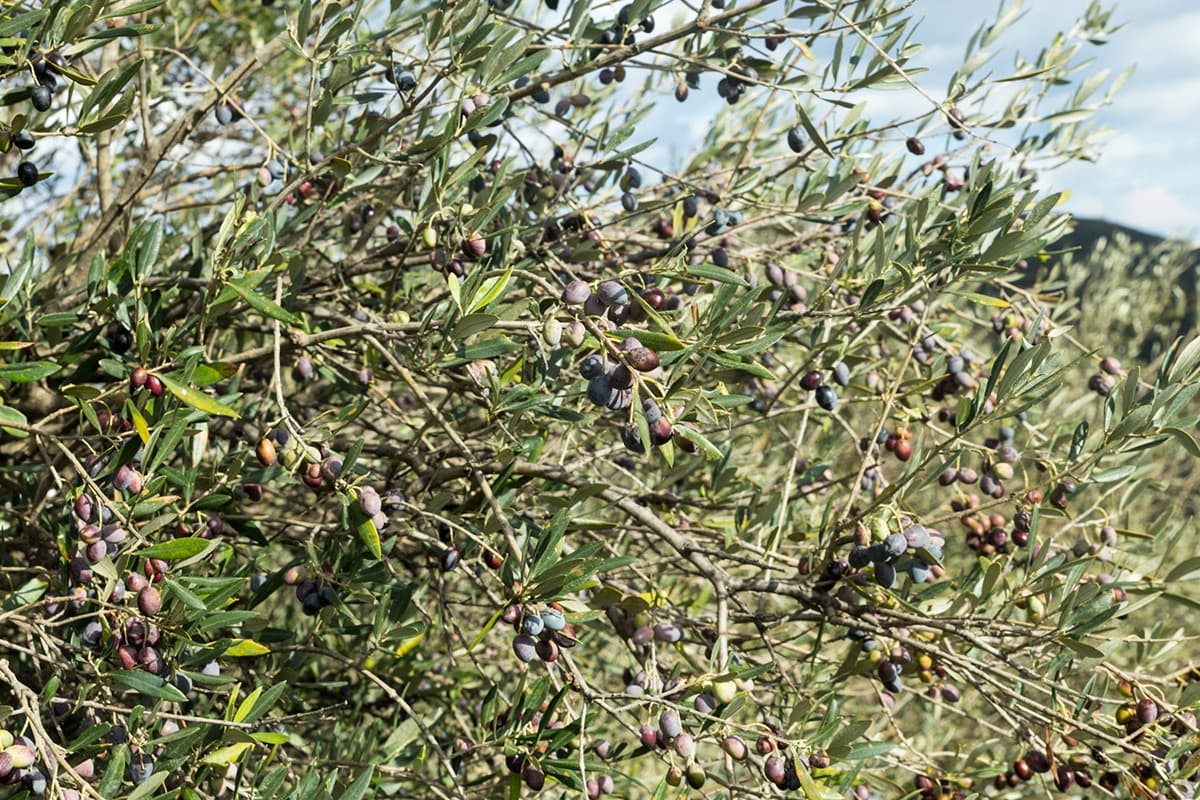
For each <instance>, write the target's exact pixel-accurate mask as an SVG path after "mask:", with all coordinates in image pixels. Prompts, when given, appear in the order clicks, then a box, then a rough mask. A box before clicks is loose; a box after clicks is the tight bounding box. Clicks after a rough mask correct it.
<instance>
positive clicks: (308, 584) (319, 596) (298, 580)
mask: <svg viewBox="0 0 1200 800" xmlns="http://www.w3.org/2000/svg"><path fill="white" fill-rule="evenodd" d="M283 582H284V584H286V585H287V586H295V587H296V599H297V600H299V601H300V608H301V610H302V611H303V612H304V614H305V616H309V617H315V616H316V615H317V614H319V613H320V611H321V609H322V608H325V607H327V606H331V605H334V604H335V603H337V592H335V591H334V590H333V587H332V586H329V585H328V584H325V583H318V582H317V581H315V580H313V579H312V578H309V577H308V576H306V575H305V574H304V571H303V570H302V569H300V568H299V567H290V568H288V569H287V571H285V572H284V573H283ZM251 588H253V586H252V587H251Z"/></svg>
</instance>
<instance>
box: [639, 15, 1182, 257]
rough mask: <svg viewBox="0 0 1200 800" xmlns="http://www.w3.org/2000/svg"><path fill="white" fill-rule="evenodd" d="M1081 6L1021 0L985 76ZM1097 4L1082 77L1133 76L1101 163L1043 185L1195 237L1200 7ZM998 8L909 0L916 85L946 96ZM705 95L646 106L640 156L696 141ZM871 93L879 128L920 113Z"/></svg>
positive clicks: (1060, 26) (1072, 207)
mask: <svg viewBox="0 0 1200 800" xmlns="http://www.w3.org/2000/svg"><path fill="white" fill-rule="evenodd" d="M1011 4H1012V3H1011V2H1010V3H1009V4H1008V5H1011ZM1088 5H1089V0H1026V1H1025V2H1024V3H1023V8H1024V16H1023V17H1022V18H1021V19H1020V20H1019V21H1018V22H1017V23H1016V24H1015V25H1013V27H1012V28H1011V29H1009V31H1007V32H1006V33H1005V34H1004V36H1003V37H1001V39H1000V41H999V42H998V43H997V45H996V46H995V48H994V49H995V50H996V57H995V59H994V60H993V61H992V62H991V67H992V69H993V71H994V74H995V75H997V76H1000V75H1007V74H1009V72H1006V71H1005V70H1006V68H1007V67H1010V66H1011V65H1012V64H1013V59H1014V56H1015V54H1016V53H1017V52H1018V51H1019V52H1021V53H1022V54H1023V55H1024V56H1025V58H1026V59H1027V60H1029V61H1033V60H1035V59H1036V57H1037V54H1038V52H1039V51H1040V50H1041V49H1042V48H1043V47H1044V46H1045V45H1046V44H1047V43H1049V41H1050V38H1051V37H1052V36H1053V35H1054V34H1055V33H1056V32H1058V31H1070V30H1071V29H1072V27H1073V26H1074V23H1075V21H1076V19H1078V17H1079V16H1080V15H1081V14H1082V13H1083V11H1084V10H1085V9H1086V8H1087V7H1088ZM1103 5H1104V6H1105V7H1112V6H1113V5H1115V7H1116V12H1115V14H1114V17H1113V22H1114V23H1115V24H1118V25H1123V27H1122V28H1121V29H1120V30H1119V31H1117V33H1116V34H1114V35H1113V36H1112V37H1111V39H1110V40H1109V42H1108V43H1107V44H1104V45H1102V46H1098V47H1092V46H1089V47H1088V48H1087V49H1086V51H1085V54H1086V55H1087V56H1089V57H1091V58H1093V59H1094V60H1095V63H1094V64H1093V65H1092V68H1091V70H1089V71H1088V72H1086V73H1084V74H1091V72H1092V71H1093V70H1095V71H1099V70H1101V69H1109V70H1111V73H1112V76H1116V75H1117V74H1118V73H1120V72H1121V71H1122V70H1124V69H1125V68H1127V67H1129V66H1130V65H1135V66H1136V69H1135V71H1134V73H1133V76H1132V77H1131V78H1130V79H1129V81H1128V82H1127V83H1126V84H1125V86H1124V88H1123V89H1122V90H1121V91H1120V92H1119V93H1118V94H1117V96H1116V98H1115V99H1114V101H1113V103H1112V105H1110V106H1108V107H1106V108H1105V109H1103V110H1102V111H1101V112H1100V114H1099V116H1098V119H1099V121H1100V122H1101V123H1102V124H1103V125H1104V126H1106V127H1108V128H1110V129H1112V133H1111V137H1110V138H1109V139H1108V140H1107V141H1106V142H1105V143H1104V145H1103V146H1102V147H1101V148H1100V151H1099V160H1098V161H1097V162H1095V163H1083V162H1080V163H1076V164H1072V165H1069V166H1067V167H1063V168H1060V169H1058V170H1056V171H1054V172H1051V173H1049V174H1046V175H1045V176H1044V177H1043V179H1042V186H1043V187H1044V188H1045V189H1046V190H1061V189H1070V190H1071V197H1070V199H1069V200H1068V201H1067V203H1066V204H1065V205H1064V208H1065V209H1066V210H1068V211H1070V212H1072V213H1074V214H1077V215H1080V216H1088V217H1100V218H1103V219H1107V220H1110V221H1112V222H1118V223H1121V224H1124V225H1128V226H1130V227H1133V228H1138V229H1141V230H1144V231H1147V232H1150V233H1156V234H1159V235H1164V236H1166V235H1170V236H1177V237H1181V238H1185V239H1190V240H1197V239H1200V46H1197V45H1196V44H1195V43H1196V42H1200V1H1198V0H1136V1H1135V0H1125V1H1124V2H1117V3H1115V4H1114V3H1112V2H1104V3H1103ZM998 7H999V4H998V2H996V0H988V2H978V1H977V0H916V2H915V3H914V6H913V8H912V9H911V11H910V14H911V15H912V17H914V18H915V19H918V20H921V23H920V26H919V28H918V30H917V34H916V35H915V36H914V37H913V38H914V40H915V41H918V42H920V43H922V44H923V45H924V49H923V51H922V52H921V53H920V54H919V55H917V56H916V58H915V59H914V60H913V61H912V62H911V63H912V64H913V65H918V66H922V67H926V68H928V70H929V71H928V72H926V73H924V74H922V75H921V76H920V77H918V79H917V81H918V83H919V84H920V85H921V86H922V87H923V88H924V89H925V90H926V91H927V92H928V93H929V94H930V95H931V96H934V97H941V96H944V92H945V89H946V83H947V79H948V77H949V75H950V74H951V73H952V71H953V70H954V69H955V68H956V67H957V66H958V65H959V64H960V63H961V60H962V58H963V53H964V49H965V45H966V42H967V39H968V38H969V37H970V35H971V34H972V33H973V32H974V31H975V29H976V28H977V27H978V26H979V25H980V23H983V22H985V21H986V22H990V21H991V20H993V19H994V18H995V15H996V11H997V8H998ZM1010 71H1011V70H1010ZM705 89H707V90H708V91H702V92H693V98H692V99H690V100H689V101H688V102H687V103H685V104H683V105H682V106H681V105H678V104H676V103H673V102H664V103H662V104H660V107H659V108H656V109H655V110H654V112H653V113H652V115H651V117H650V118H649V119H648V120H647V128H644V130H645V129H648V130H651V131H655V132H656V135H658V137H659V141H658V143H657V144H656V145H655V148H654V149H653V150H651V151H650V153H649V154H648V157H650V158H651V159H653V158H659V157H662V156H666V160H667V161H670V160H671V158H672V156H673V157H675V158H678V157H679V156H681V155H682V152H683V151H684V150H686V149H687V146H688V144H689V143H690V142H689V140H691V141H694V140H696V139H698V138H699V136H700V135H701V132H702V131H703V130H704V129H705V127H706V126H707V125H708V124H709V121H708V120H709V118H710V116H711V114H712V113H713V112H714V111H715V110H716V108H717V107H718V105H719V104H720V102H721V101H719V100H717V99H716V98H715V95H714V93H713V92H712V91H711V86H705ZM1100 94H1103V92H1101V93H1100ZM876 98H877V99H878V101H879V102H878V104H877V103H876V101H875V100H874V99H873V100H870V101H869V102H870V103H871V106H872V109H871V110H869V111H868V112H867V116H868V117H870V118H872V119H874V120H875V121H877V122H878V121H882V120H886V119H889V118H892V117H893V116H900V115H903V114H906V113H907V112H919V111H921V110H922V103H923V101H922V100H921V99H920V98H919V97H917V96H916V93H914V92H911V91H908V92H904V91H900V92H879V93H876ZM697 100H699V102H696V101H697ZM926 106H927V104H926ZM662 131H669V133H666V134H664V133H662ZM689 133H690V135H689Z"/></svg>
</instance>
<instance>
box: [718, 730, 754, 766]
mask: <svg viewBox="0 0 1200 800" xmlns="http://www.w3.org/2000/svg"><path fill="white" fill-rule="evenodd" d="M721 749H722V750H724V751H725V753H726V755H728V756H729V757H730V758H732V759H733V760H734V761H745V760H746V757H747V756H748V755H749V754H750V749H749V748H748V747H746V742H745V741H743V740H742V738H741V737H739V736H726V737H725V740H724V741H723V742H721Z"/></svg>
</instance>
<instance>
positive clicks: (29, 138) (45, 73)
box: [6, 50, 67, 186]
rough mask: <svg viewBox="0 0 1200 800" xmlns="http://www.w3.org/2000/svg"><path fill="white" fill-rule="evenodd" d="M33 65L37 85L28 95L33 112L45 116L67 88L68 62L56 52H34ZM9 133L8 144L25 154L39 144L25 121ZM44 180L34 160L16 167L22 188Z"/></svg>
mask: <svg viewBox="0 0 1200 800" xmlns="http://www.w3.org/2000/svg"><path fill="white" fill-rule="evenodd" d="M30 63H31V65H32V67H33V70H32V71H33V79H34V83H33V85H32V86H31V87H29V89H28V90H27V91H28V94H27V95H26V96H27V97H28V98H29V104H30V106H32V108H33V111H35V112H38V113H45V112H47V111H50V109H51V108H52V107H53V105H54V95H55V94H58V93H59V92H61V91H63V90H65V89H66V88H67V85H66V83H65V82H63V81H62V80H61V77H62V74H63V72H62V67H63V65H65V63H66V62H65V60H64V58H63V55H62V54H61V53H60V52H58V51H57V50H53V51H50V52H46V53H36V52H35V53H34V54H32V55H31V56H30ZM18 96H19V95H18ZM33 116H34V114H29V115H28V116H27V117H24V116H22V115H17V117H16V119H17V120H28V119H32V118H33ZM6 132H7V138H8V141H9V142H10V143H11V144H12V145H13V146H14V147H16V148H17V149H18V150H20V151H22V152H23V153H28V152H29V151H31V150H33V148H34V147H35V146H36V145H37V139H36V138H35V137H34V136H33V134H32V133H30V132H29V131H28V130H26V129H25V127H24V124H23V122H21V123H18V126H17V127H10V128H9V129H8V130H7V131H6ZM41 177H42V175H41V173H40V172H39V170H38V167H37V164H35V163H34V162H33V161H31V160H28V159H24V160H22V161H21V162H20V163H18V164H17V180H18V181H19V182H20V183H21V185H22V186H33V185H34V184H36V183H37V182H38V181H39V180H41Z"/></svg>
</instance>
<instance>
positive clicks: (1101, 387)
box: [1088, 356, 1121, 397]
mask: <svg viewBox="0 0 1200 800" xmlns="http://www.w3.org/2000/svg"><path fill="white" fill-rule="evenodd" d="M1120 374H1121V362H1120V361H1118V360H1117V359H1115V358H1113V357H1112V356H1106V357H1104V358H1102V359H1101V360H1100V370H1099V371H1098V372H1095V373H1093V374H1092V375H1091V377H1089V378H1088V388H1089V389H1091V390H1092V391H1093V392H1095V393H1096V394H1098V395H1100V396H1101V397H1108V393H1109V392H1111V391H1112V388H1113V378H1114V377H1118V376H1120Z"/></svg>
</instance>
